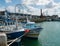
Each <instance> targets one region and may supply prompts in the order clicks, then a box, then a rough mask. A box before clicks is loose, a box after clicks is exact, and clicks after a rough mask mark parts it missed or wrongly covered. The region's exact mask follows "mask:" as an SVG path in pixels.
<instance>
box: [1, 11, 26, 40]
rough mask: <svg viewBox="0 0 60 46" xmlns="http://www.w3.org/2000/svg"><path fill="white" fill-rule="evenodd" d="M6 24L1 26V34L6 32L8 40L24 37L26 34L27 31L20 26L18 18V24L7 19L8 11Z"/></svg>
mask: <svg viewBox="0 0 60 46" xmlns="http://www.w3.org/2000/svg"><path fill="white" fill-rule="evenodd" d="M4 20H5V21H4V22H5V23H6V24H4V25H3V26H0V32H4V33H6V35H7V39H10V40H11V39H16V38H18V37H20V36H21V37H23V36H24V34H26V33H27V32H26V30H25V29H24V28H23V27H22V26H21V25H18V21H17V17H16V22H14V21H10V20H11V19H8V17H7V11H6V17H5V19H4Z"/></svg>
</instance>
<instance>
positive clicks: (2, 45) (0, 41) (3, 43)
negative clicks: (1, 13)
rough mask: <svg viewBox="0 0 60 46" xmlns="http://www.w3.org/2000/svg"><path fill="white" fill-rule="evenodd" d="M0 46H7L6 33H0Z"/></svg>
mask: <svg viewBox="0 0 60 46" xmlns="http://www.w3.org/2000/svg"><path fill="white" fill-rule="evenodd" d="M0 46H7V36H6V34H5V33H0Z"/></svg>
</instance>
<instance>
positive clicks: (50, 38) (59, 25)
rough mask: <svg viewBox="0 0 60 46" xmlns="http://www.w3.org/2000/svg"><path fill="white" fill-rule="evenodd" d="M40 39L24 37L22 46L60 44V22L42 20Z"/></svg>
mask: <svg viewBox="0 0 60 46" xmlns="http://www.w3.org/2000/svg"><path fill="white" fill-rule="evenodd" d="M38 25H40V26H42V27H43V30H42V31H41V32H40V35H39V37H38V39H29V38H24V39H23V40H22V42H21V43H22V44H23V45H22V46H60V22H42V23H38Z"/></svg>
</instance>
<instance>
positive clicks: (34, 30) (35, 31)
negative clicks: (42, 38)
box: [23, 19, 42, 38]
mask: <svg viewBox="0 0 60 46" xmlns="http://www.w3.org/2000/svg"><path fill="white" fill-rule="evenodd" d="M23 27H24V28H25V29H28V30H30V32H29V33H28V34H27V35H26V37H30V38H38V36H39V34H40V31H41V29H42V27H40V26H37V25H36V23H35V22H31V21H29V20H28V19H27V23H26V24H25V25H24V26H23Z"/></svg>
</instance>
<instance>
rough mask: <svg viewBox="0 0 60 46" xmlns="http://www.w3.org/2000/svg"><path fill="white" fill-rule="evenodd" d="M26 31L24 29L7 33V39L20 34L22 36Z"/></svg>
mask: <svg viewBox="0 0 60 46" xmlns="http://www.w3.org/2000/svg"><path fill="white" fill-rule="evenodd" d="M24 33H25V32H24V31H19V32H12V33H7V34H6V35H7V39H15V38H18V37H20V36H22V35H23V34H24Z"/></svg>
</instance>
